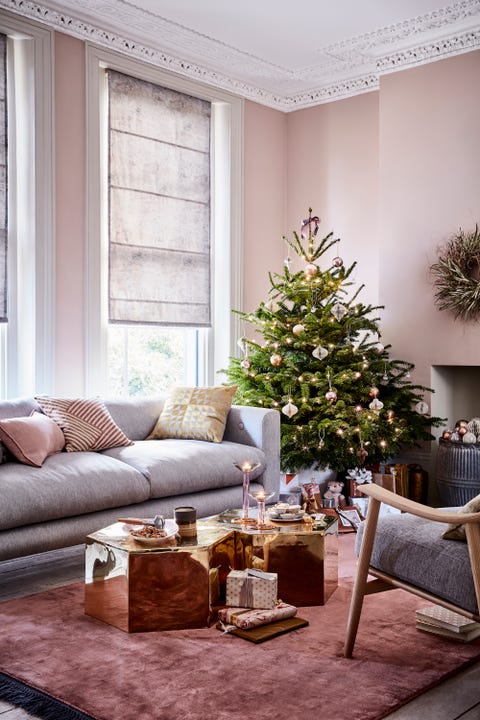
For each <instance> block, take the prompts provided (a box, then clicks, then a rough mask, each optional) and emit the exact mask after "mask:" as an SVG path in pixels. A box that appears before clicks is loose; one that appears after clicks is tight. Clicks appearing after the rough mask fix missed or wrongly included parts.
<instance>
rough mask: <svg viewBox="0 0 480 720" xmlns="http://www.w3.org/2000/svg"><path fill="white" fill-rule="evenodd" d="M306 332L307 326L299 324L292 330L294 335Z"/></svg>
mask: <svg viewBox="0 0 480 720" xmlns="http://www.w3.org/2000/svg"><path fill="white" fill-rule="evenodd" d="M303 332H305V326H304V325H302V324H301V323H299V324H298V325H294V326H293V328H292V333H293V334H294V335H300V333H303Z"/></svg>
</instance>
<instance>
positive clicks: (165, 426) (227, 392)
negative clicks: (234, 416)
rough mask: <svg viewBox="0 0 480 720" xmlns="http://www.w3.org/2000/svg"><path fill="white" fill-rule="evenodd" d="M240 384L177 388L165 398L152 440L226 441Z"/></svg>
mask: <svg viewBox="0 0 480 720" xmlns="http://www.w3.org/2000/svg"><path fill="white" fill-rule="evenodd" d="M236 391H237V386H236V385H235V386H232V387H176V388H174V389H173V390H172V392H171V393H170V394H169V396H168V397H167V399H166V401H165V405H164V408H163V410H162V412H161V414H160V417H159V418H158V421H157V424H156V425H155V427H154V429H153V432H152V433H151V434H150V435H149V436H148V438H147V439H148V440H159V439H162V438H177V439H182V440H207V441H209V442H216V443H219V442H222V438H223V433H224V432H225V424H226V422H227V415H228V411H229V410H230V408H231V406H232V401H233V397H234V395H235V393H236Z"/></svg>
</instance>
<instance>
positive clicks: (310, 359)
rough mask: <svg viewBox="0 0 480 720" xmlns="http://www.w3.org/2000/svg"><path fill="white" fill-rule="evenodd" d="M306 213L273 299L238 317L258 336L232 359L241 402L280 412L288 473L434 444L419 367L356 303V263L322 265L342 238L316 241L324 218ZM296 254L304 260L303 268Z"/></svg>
mask: <svg viewBox="0 0 480 720" xmlns="http://www.w3.org/2000/svg"><path fill="white" fill-rule="evenodd" d="M309 213H310V214H309V217H308V219H307V220H304V221H303V223H302V229H301V233H300V236H299V235H298V233H296V232H295V233H293V240H290V239H287V238H284V240H285V242H286V243H287V247H288V257H287V258H286V260H285V262H284V267H283V273H282V274H278V273H274V274H270V275H269V279H270V285H271V287H270V290H269V298H268V301H267V302H261V303H260V306H259V307H258V308H257V309H256V310H255V311H254V312H252V313H245V312H239V311H236V312H238V314H239V315H240V316H241V317H242V319H243V321H244V322H245V323H246V324H250V325H252V326H253V328H254V329H255V337H253V338H251V337H248V338H247V337H245V336H244V337H242V338H240V340H239V341H238V344H239V346H240V347H241V348H242V351H243V358H230V364H229V368H228V369H227V371H226V373H227V376H228V379H229V381H230V382H232V383H235V384H236V385H238V391H237V394H236V398H235V402H237V403H239V404H243V405H255V406H259V407H269V408H278V410H279V412H281V420H282V422H281V466H282V470H283V471H284V472H298V471H299V470H301V469H304V468H311V467H313V468H326V467H330V468H332V469H334V470H337V471H345V470H349V469H351V468H353V467H358V466H360V467H361V466H367V467H368V466H371V465H373V464H375V463H378V462H384V461H387V460H388V459H389V458H392V457H395V456H396V455H397V454H398V452H399V451H400V449H401V448H402V447H404V446H407V447H408V446H410V447H411V446H413V445H416V444H418V442H419V441H422V440H432V439H433V436H432V434H431V432H430V430H431V428H432V427H433V426H438V425H440V424H442V422H443V420H442V419H441V418H435V417H430V416H429V414H428V413H429V406H428V404H427V403H426V402H425V399H424V396H425V393H427V392H432V391H431V390H430V389H429V388H426V387H424V386H422V385H413V384H411V382H410V373H411V371H412V370H413V367H414V366H413V365H412V364H411V363H409V362H405V361H402V360H394V359H391V358H390V357H389V350H390V347H391V346H390V345H386V346H384V345H382V343H381V342H380V337H381V334H380V329H379V321H380V319H379V318H378V317H376V316H374V315H375V313H376V312H377V311H378V310H381V309H382V307H383V306H372V305H364V304H363V303H362V302H360V301H359V299H358V297H359V294H360V292H361V290H362V289H363V287H364V286H363V285H361V286H360V287H358V289H357V290H354V289H353V287H352V286H353V281H352V280H351V279H350V278H351V275H352V272H353V270H354V268H355V266H356V263H353V264H352V265H351V266H350V267H345V265H344V262H343V260H342V258H340V257H339V256H338V254H337V256H336V257H334V258H333V260H332V261H331V262H330V263H328V262H327V263H326V264H327V265H328V267H327V268H326V269H322V268H321V267H320V261H321V259H322V258H323V261H324V262H325V261H326V259H327V257H326V253H327V252H328V250H329V249H330V248H332V246H333V245H334V244H335V243H338V239H336V238H334V237H333V233H329V234H328V235H327V236H326V237H324V238H323V239H322V240H317V237H316V236H317V233H318V228H319V218H318V217H312V211H311V209H310V211H309ZM291 251H293V252H294V253H295V254H296V255H298V256H299V257H300V258H301V260H302V262H303V264H304V267H303V269H301V270H299V271H298V272H291V265H292V260H291ZM334 252H335V251H334ZM337 253H338V251H337ZM260 337H261V338H262V341H260Z"/></svg>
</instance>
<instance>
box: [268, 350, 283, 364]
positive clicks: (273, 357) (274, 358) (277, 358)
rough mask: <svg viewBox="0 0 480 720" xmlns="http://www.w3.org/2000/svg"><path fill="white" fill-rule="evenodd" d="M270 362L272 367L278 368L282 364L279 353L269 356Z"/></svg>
mask: <svg viewBox="0 0 480 720" xmlns="http://www.w3.org/2000/svg"><path fill="white" fill-rule="evenodd" d="M270 362H271V364H272V365H273V366H274V367H279V365H281V364H282V362H283V358H282V356H281V355H280V354H279V353H273V355H271V356H270Z"/></svg>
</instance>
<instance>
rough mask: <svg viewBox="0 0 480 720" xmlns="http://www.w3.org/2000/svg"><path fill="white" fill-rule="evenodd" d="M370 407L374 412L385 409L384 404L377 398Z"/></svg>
mask: <svg viewBox="0 0 480 720" xmlns="http://www.w3.org/2000/svg"><path fill="white" fill-rule="evenodd" d="M368 407H369V408H370V410H373V411H374V412H380V410H381V409H382V408H383V403H382V402H381V401H380V400H378V399H377V398H374V399H373V400H372V402H371V403H370V404H369V406H368Z"/></svg>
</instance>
